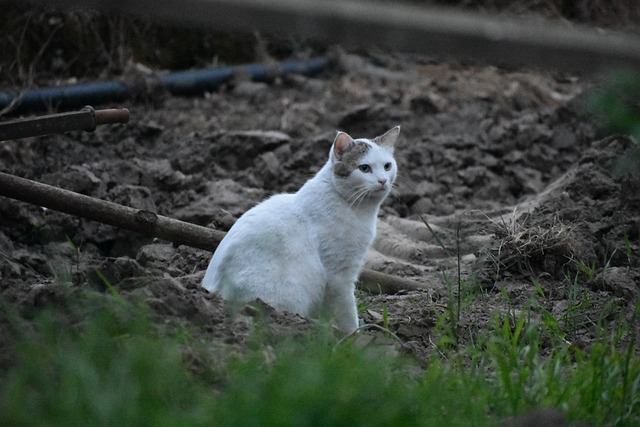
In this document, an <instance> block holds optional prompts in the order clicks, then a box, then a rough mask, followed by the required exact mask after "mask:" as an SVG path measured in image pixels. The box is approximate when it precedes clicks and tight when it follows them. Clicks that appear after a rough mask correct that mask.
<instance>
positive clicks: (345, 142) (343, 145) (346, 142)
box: [333, 132, 353, 159]
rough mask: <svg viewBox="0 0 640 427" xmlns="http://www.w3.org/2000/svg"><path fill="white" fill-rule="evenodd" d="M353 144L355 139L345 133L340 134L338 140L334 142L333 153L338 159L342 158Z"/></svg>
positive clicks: (337, 136)
mask: <svg viewBox="0 0 640 427" xmlns="http://www.w3.org/2000/svg"><path fill="white" fill-rule="evenodd" d="M351 144H353V139H352V138H351V137H350V136H349V135H347V134H346V133H344V132H338V134H337V135H336V139H335V140H334V141H333V152H334V154H335V155H336V157H337V158H338V159H340V158H342V155H343V154H344V153H346V152H347V150H348V149H349V147H350V146H351Z"/></svg>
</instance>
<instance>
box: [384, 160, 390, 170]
mask: <svg viewBox="0 0 640 427" xmlns="http://www.w3.org/2000/svg"><path fill="white" fill-rule="evenodd" d="M390 169H391V162H389V163H385V164H384V170H386V171H388V170H390Z"/></svg>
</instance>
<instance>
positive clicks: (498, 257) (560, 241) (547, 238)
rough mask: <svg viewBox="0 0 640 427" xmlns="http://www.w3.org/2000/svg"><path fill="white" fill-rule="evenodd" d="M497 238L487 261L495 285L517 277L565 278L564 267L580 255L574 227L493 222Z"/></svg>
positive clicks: (518, 220)
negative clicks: (552, 276)
mask: <svg viewBox="0 0 640 427" xmlns="http://www.w3.org/2000/svg"><path fill="white" fill-rule="evenodd" d="M492 223H493V226H494V233H495V238H494V239H493V244H492V246H491V248H489V249H488V250H487V252H486V254H485V256H484V257H483V259H484V263H485V269H486V270H485V271H484V274H486V275H487V276H488V278H489V279H490V280H492V282H497V281H498V280H499V279H500V278H502V277H504V276H509V275H513V274H518V275H521V274H525V275H528V274H531V275H534V276H535V275H536V274H537V273H536V272H541V271H543V272H546V273H548V274H551V275H555V274H560V275H562V274H563V273H562V271H563V267H564V266H566V265H567V264H568V263H569V262H571V260H572V259H574V257H576V254H577V252H579V245H578V244H577V243H576V240H575V238H574V236H573V233H572V228H571V226H570V225H568V224H565V223H562V222H560V221H558V220H554V222H553V223H551V224H549V225H545V226H542V225H528V224H527V220H526V217H525V218H519V217H518V216H517V215H516V212H515V211H514V213H513V215H512V216H511V217H510V218H509V219H508V220H506V221H505V220H504V219H503V218H501V220H500V221H493V222H492Z"/></svg>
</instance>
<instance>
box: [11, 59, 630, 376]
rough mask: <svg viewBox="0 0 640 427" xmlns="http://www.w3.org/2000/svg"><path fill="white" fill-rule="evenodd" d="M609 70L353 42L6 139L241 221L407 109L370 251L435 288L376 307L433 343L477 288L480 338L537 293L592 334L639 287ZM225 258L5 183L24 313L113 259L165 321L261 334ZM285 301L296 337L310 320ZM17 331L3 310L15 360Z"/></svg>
mask: <svg viewBox="0 0 640 427" xmlns="http://www.w3.org/2000/svg"><path fill="white" fill-rule="evenodd" d="M594 83H595V81H594V80H591V79H588V78H584V77H581V76H578V75H566V74H563V75H560V74H554V73H537V72H524V71H513V70H505V69H500V68H496V67H492V66H484V65H469V64H462V65H461V64H452V63H440V62H436V61H433V60H431V59H429V58H424V57H416V56H412V55H391V54H382V53H376V52H369V53H367V54H362V53H361V54H354V53H344V52H341V53H338V54H336V55H335V59H334V61H333V62H332V64H331V65H330V66H329V67H328V68H327V69H326V70H324V71H323V72H321V73H320V74H318V75H315V76H301V75H288V76H280V77H277V78H275V79H274V80H273V81H272V82H269V83H257V82H252V81H248V80H245V79H242V78H238V79H236V80H234V81H233V82H230V83H229V84H226V85H225V86H223V87H222V88H220V90H218V91H216V92H214V93H207V94H204V96H202V97H196V98H173V97H168V96H165V97H163V98H161V99H158V100H155V101H154V102H153V103H144V102H139V103H132V104H123V105H120V106H121V107H127V108H129V109H130V110H131V121H130V123H129V124H127V125H110V126H100V127H99V128H98V129H97V130H96V131H95V132H94V133H83V132H69V133H66V134H62V135H50V136H42V137H33V138H27V139H22V140H16V141H7V142H2V143H0V170H2V171H5V172H8V173H12V174H15V175H18V176H21V177H25V178H30V179H34V180H37V181H40V182H44V183H47V184H51V185H56V186H59V187H62V188H66V189H69V190H72V191H76V192H80V193H83V194H87V195H90V196H94V197H98V198H102V199H106V200H110V201H113V202H117V203H121V204H125V205H128V206H133V207H136V208H144V209H147V210H151V211H155V212H157V213H159V214H162V215H166V216H169V217H173V218H177V219H181V220H184V221H190V222H194V223H197V224H201V225H208V226H211V227H216V228H219V229H222V230H227V229H228V228H229V227H230V226H231V224H232V223H233V221H234V219H235V218H237V217H238V216H240V215H241V214H242V213H243V212H244V211H246V210H247V209H248V208H250V207H251V206H253V205H255V204H256V203H258V202H260V201H261V200H263V199H264V198H266V197H267V196H269V195H270V194H274V193H278V192H293V191H295V190H296V189H297V188H299V187H300V186H301V185H302V183H303V182H304V181H305V180H306V179H308V178H309V177H310V176H311V175H312V174H313V173H314V172H316V171H317V170H318V169H319V168H320V166H322V164H323V163H324V162H325V160H326V158H327V155H328V151H329V148H330V145H331V142H332V139H333V136H334V134H335V131H336V130H344V131H346V132H348V133H350V134H351V135H352V136H354V137H362V136H365V137H373V136H375V135H378V134H380V133H382V132H383V131H385V130H387V129H388V128H390V127H392V126H395V125H398V124H399V125H401V126H402V131H401V136H400V139H399V142H398V144H397V151H396V156H397V160H398V168H399V177H398V180H397V184H396V192H395V194H394V195H393V196H391V197H389V199H388V200H387V201H386V202H385V203H384V205H383V208H382V210H381V215H380V220H379V224H378V238H377V239H376V242H375V244H374V246H373V248H372V249H371V250H370V252H369V254H368V257H367V262H366V266H367V267H368V268H370V269H374V270H378V271H382V272H385V273H390V274H394V275H398V276H401V277H405V278H411V279H413V280H415V281H416V282H418V283H420V284H422V285H423V286H424V290H423V291H411V292H400V293H397V294H393V295H389V294H383V293H369V292H363V291H359V292H358V295H357V297H358V301H359V304H360V306H361V308H362V311H361V313H360V317H361V319H362V320H363V321H364V322H366V323H377V324H379V325H384V326H386V327H388V328H389V329H390V330H391V331H393V332H394V333H395V334H396V335H397V336H398V337H399V338H400V339H401V340H402V341H403V343H404V345H403V348H404V349H405V350H406V349H408V351H409V352H410V353H411V354H413V355H415V356H416V357H417V358H418V360H426V359H427V358H428V357H429V355H430V354H432V353H433V352H434V350H437V348H436V346H437V345H438V336H439V335H440V334H441V328H442V324H441V322H440V323H439V322H438V319H442V318H443V314H446V313H447V307H453V308H454V312H455V311H457V307H458V306H457V301H458V299H457V298H456V297H455V296H454V297H452V295H456V294H457V292H458V290H459V291H460V302H461V306H460V319H459V321H457V322H456V324H455V328H456V330H457V332H458V334H459V336H460V337H461V339H467V338H468V337H472V336H473V335H474V334H475V333H476V331H478V330H481V329H482V328H484V327H486V326H487V324H488V323H489V322H490V320H491V318H492V317H493V316H496V315H500V316H506V315H513V313H516V312H518V311H519V310H527V309H529V308H531V313H532V316H534V317H535V316H540V315H541V313H542V312H543V311H547V312H549V313H551V314H552V315H553V316H554V317H555V318H556V319H557V320H558V322H559V324H560V326H561V328H562V329H563V331H565V332H566V339H567V340H568V341H569V342H572V343H575V344H576V345H580V346H588V345H589V343H590V342H592V341H593V340H594V339H596V336H595V330H596V327H595V326H596V325H597V324H598V323H599V322H605V323H606V322H610V323H611V324H612V325H615V324H616V322H625V321H627V320H629V319H630V316H631V314H632V312H633V307H634V304H635V301H636V299H637V297H638V295H639V293H640V288H639V285H640V268H639V265H640V263H639V258H638V251H639V250H640V248H639V246H638V245H639V239H640V228H639V225H640V209H639V208H640V192H638V191H637V188H638V183H637V182H633V181H630V180H629V179H628V178H616V177H615V175H614V174H612V172H611V171H612V169H613V166H614V164H615V162H616V161H617V159H618V158H619V157H620V156H622V155H623V154H624V153H625V150H627V149H628V147H629V146H630V144H631V141H630V140H629V138H627V137H626V136H623V135H607V134H604V133H602V132H600V131H598V129H597V128H596V127H595V125H594V124H593V122H594V120H593V118H591V117H590V116H588V115H585V114H584V111H583V109H582V105H583V101H584V99H586V98H587V97H588V93H589V90H590V88H591V87H592V86H593V85H594ZM424 221H426V222H427V223H428V224H429V226H430V228H431V229H432V230H433V232H432V231H431V230H430V229H429V228H428V227H427V226H426V225H425V223H424ZM434 235H436V236H438V238H436V237H434ZM438 239H440V241H441V242H442V245H441V244H440V242H439V241H438ZM71 242H72V243H71ZM210 256H211V254H210V253H208V252H206V251H203V250H199V249H193V248H189V247H186V246H178V247H175V246H174V245H172V244H171V243H169V242H164V241H157V240H154V239H152V238H148V237H145V236H142V235H139V234H136V233H134V232H128V231H123V230H118V229H115V228H113V227H110V226H106V225H103V224H100V223H96V222H91V221H87V220H83V219H81V218H77V217H73V216H69V215H66V214H62V213H58V212H54V211H51V210H47V209H43V208H40V207H38V206H34V205H29V204H26V203H22V202H18V201H14V200H11V199H7V198H2V199H1V200H0V294H1V295H2V298H4V300H5V301H7V302H9V303H10V304H11V305H13V306H14V307H16V308H17V309H18V311H19V312H21V313H23V314H24V315H25V318H28V317H29V315H28V314H29V313H33V311H34V309H38V308H39V307H42V306H44V305H48V304H54V305H56V304H61V305H62V304H63V303H62V302H60V301H63V300H65V298H66V297H68V296H69V295H73V294H74V293H75V292H79V290H80V289H81V288H83V287H95V288H97V289H104V287H105V286H104V283H103V281H102V280H101V279H100V278H99V277H98V276H97V273H96V271H99V272H101V273H102V274H103V275H104V276H105V277H106V278H107V279H108V280H109V281H110V283H112V284H113V285H114V286H115V287H116V288H117V289H118V291H119V292H120V294H121V295H122V296H124V297H125V298H128V299H135V298H138V299H143V300H145V301H147V302H148V304H149V305H150V306H151V307H152V309H153V313H154V318H155V319H156V320H157V321H158V322H159V323H174V324H181V325H189V326H193V327H194V328H195V329H197V330H198V331H199V333H201V334H202V337H203V339H207V340H210V341H211V342H219V343H220V348H223V347H228V346H231V347H235V348H237V349H239V350H242V349H243V347H244V346H246V345H247V344H246V343H247V340H248V337H249V335H250V331H251V325H252V323H253V318H254V316H255V309H253V308H250V307H247V308H246V309H244V310H242V311H241V313H240V314H238V315H235V316H231V315H229V314H227V312H226V311H225V309H224V303H223V302H222V301H220V299H219V298H217V297H216V296H215V295H212V294H210V293H209V292H207V291H206V290H203V289H201V288H200V287H199V282H200V280H201V279H202V276H203V274H204V270H205V268H206V266H207V263H208V261H209V258H210ZM458 266H459V270H460V278H461V280H460V281H458V279H457V277H458ZM536 284H537V285H536ZM266 312H267V315H268V319H269V325H270V328H271V329H272V332H273V333H274V334H277V335H289V334H295V333H299V332H300V331H303V330H305V329H306V328H308V326H309V324H310V322H309V321H308V320H306V319H302V318H300V317H299V316H295V315H291V314H286V313H277V312H275V311H273V310H268V309H267V310H266ZM444 318H445V319H446V316H445V317H444ZM448 321H449V324H450V325H452V324H453V323H452V322H453V319H451V318H449V319H448ZM367 334H368V336H371V337H374V338H375V337H376V336H380V337H384V334H383V333H381V332H376V331H372V332H368V333H367ZM11 342H12V335H11V333H10V332H9V330H8V328H7V327H6V325H4V324H3V323H0V349H2V350H0V351H2V354H0V367H1V368H6V367H7V366H9V365H10V363H11V360H12V357H11ZM193 366H194V367H195V368H194V369H196V368H197V363H196V361H194V362H193Z"/></svg>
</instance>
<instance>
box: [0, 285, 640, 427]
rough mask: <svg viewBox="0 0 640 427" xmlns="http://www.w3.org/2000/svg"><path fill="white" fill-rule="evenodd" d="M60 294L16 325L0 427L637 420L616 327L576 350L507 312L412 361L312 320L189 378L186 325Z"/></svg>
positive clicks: (636, 392) (631, 355) (629, 346)
mask: <svg viewBox="0 0 640 427" xmlns="http://www.w3.org/2000/svg"><path fill="white" fill-rule="evenodd" d="M68 304H69V307H67V308H66V310H67V312H66V313H65V315H64V316H62V315H61V313H60V312H59V311H58V312H56V311H54V310H45V311H44V312H43V313H41V314H40V315H38V316H37V317H38V318H37V320H36V321H35V322H32V323H31V325H32V327H31V328H27V329H24V330H23V331H22V332H20V333H19V335H20V338H19V339H18V343H17V344H16V348H15V354H16V361H17V362H16V363H15V365H14V366H13V368H12V369H11V370H9V371H8V372H6V373H4V374H3V375H2V377H1V378H0V425H7V426H14V425H15V426H21V425H24V426H38V425H47V426H56V425H61V426H62V425H65V426H66V425H135V426H144V425H153V426H158V425H160V426H162V425H167V426H170V425H180V426H197V425H242V426H262V425H292V426H293V425H295V426H305V425H308V426H312V425H331V426H333V425H338V426H339V425H345V426H347V425H349V426H353V425H367V426H376V425H380V426H382V425H384V426H388V425H412V426H414V425H415V426H458V425H459V426H466V425H468V426H484V425H487V426H489V425H496V424H497V423H498V422H499V420H500V419H503V418H504V417H506V416H509V415H513V414H519V413H523V412H526V411H528V410H531V409H535V408H540V407H553V408H557V409H559V410H561V411H562V412H564V413H565V414H566V415H567V416H568V418H569V419H572V420H583V421H587V422H590V423H593V424H594V425H603V424H608V425H637V423H640V416H639V415H638V413H640V408H639V407H638V405H640V361H639V360H638V359H637V357H636V343H635V339H634V338H633V337H631V336H629V331H630V330H631V329H628V330H625V329H624V328H623V327H621V329H617V330H616V333H614V334H609V335H607V334H606V333H605V332H604V330H605V328H603V336H602V337H601V339H600V340H599V341H598V342H597V343H596V344H594V345H593V346H592V348H590V349H588V350H580V349H577V348H575V347H574V346H572V345H569V344H567V343H566V341H564V339H563V337H562V336H561V334H560V333H559V332H558V326H557V323H555V324H554V323H553V322H548V321H549V319H547V323H548V325H549V327H547V326H546V324H547V323H545V322H541V323H535V322H532V321H531V317H530V316H529V314H528V313H527V312H526V310H522V311H520V312H519V314H516V312H515V311H514V312H510V313H509V315H507V316H504V318H501V317H499V316H496V317H495V318H494V321H493V322H492V323H491V326H490V327H489V328H488V329H487V330H486V331H483V332H481V333H479V334H478V335H477V336H475V337H474V339H473V340H471V339H465V340H462V341H461V343H460V344H459V345H458V346H457V347H456V348H451V350H450V351H447V350H445V351H442V352H437V353H436V352H435V351H434V356H433V357H432V360H431V362H430V363H429V364H428V366H426V367H424V369H423V368H422V367H418V366H417V364H416V363H415V362H414V361H412V360H411V359H409V358H407V357H403V356H397V355H396V356H392V355H389V354H388V353H387V352H384V351H382V350H376V349H375V348H374V349H372V348H367V349H364V348H360V347H359V346H358V345H357V344H356V342H354V341H350V340H345V341H340V342H338V339H337V338H335V337H334V336H333V335H332V334H331V333H330V332H329V331H328V330H326V329H323V328H320V327H318V329H317V330H314V331H312V332H311V333H309V334H308V336H307V337H306V338H302V339H297V340H294V339H290V340H285V341H280V342H267V341H266V338H261V337H260V336H257V337H254V339H255V340H257V341H256V342H258V343H260V342H261V341H260V340H263V342H262V344H263V345H258V346H256V347H253V348H254V349H253V350H250V351H249V353H248V354H244V355H236V356H230V357H229V358H227V362H226V363H224V364H217V366H211V367H208V368H205V369H210V370H212V371H216V372H205V374H202V373H201V374H200V375H198V376H195V375H194V374H193V373H192V372H191V371H190V370H189V369H187V367H186V365H185V363H184V361H183V358H182V350H183V349H184V348H185V346H187V345H189V341H190V339H191V338H190V337H189V334H188V333H185V332H184V331H182V332H181V335H180V336H177V335H176V334H175V333H171V332H161V331H159V330H158V329H157V328H155V327H152V324H151V323H150V321H149V318H148V315H147V314H146V313H147V310H145V309H144V307H140V306H137V305H132V304H131V303H123V302H122V301H121V300H118V299H115V298H113V296H110V295H104V294H102V295H99V294H95V293H87V294H86V295H85V296H83V297H82V298H80V299H79V300H78V301H76V302H75V303H71V302H69V303H68ZM533 306H534V305H533V304H532V307H533ZM637 314H638V309H636V313H635V314H634V318H633V322H635V321H636V320H637ZM549 315H550V314H549ZM6 317H7V319H8V320H7V321H9V322H12V323H13V324H14V325H18V324H19V323H20V319H18V318H17V317H16V316H15V315H14V316H8V315H7V316H6ZM550 341H551V345H550V344H549V343H550ZM622 343H624V344H622ZM211 345H215V343H211ZM193 348H199V349H198V350H197V351H201V352H206V351H207V348H210V347H206V346H205V347H202V346H195V347H193ZM543 348H546V349H547V353H548V350H549V348H552V350H551V354H546V355H543V353H544V352H543V351H542V350H543ZM211 378H217V379H218V380H217V381H215V382H212V381H210V379H211Z"/></svg>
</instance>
